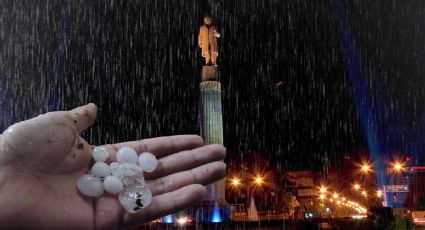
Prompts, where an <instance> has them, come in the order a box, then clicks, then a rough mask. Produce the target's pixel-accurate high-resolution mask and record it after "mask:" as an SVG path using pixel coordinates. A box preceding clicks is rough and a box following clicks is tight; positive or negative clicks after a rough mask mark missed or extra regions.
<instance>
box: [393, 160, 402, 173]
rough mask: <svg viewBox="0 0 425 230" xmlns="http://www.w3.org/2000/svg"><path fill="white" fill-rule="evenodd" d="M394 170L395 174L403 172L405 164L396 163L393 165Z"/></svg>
mask: <svg viewBox="0 0 425 230" xmlns="http://www.w3.org/2000/svg"><path fill="white" fill-rule="evenodd" d="M393 170H394V171H395V172H401V171H402V170H403V164H402V163H400V162H394V164H393Z"/></svg>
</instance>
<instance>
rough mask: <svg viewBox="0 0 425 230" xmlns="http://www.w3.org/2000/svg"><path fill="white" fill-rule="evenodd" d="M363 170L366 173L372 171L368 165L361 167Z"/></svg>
mask: <svg viewBox="0 0 425 230" xmlns="http://www.w3.org/2000/svg"><path fill="white" fill-rule="evenodd" d="M361 170H362V171H363V172H364V173H368V172H369V171H370V165H368V164H363V165H362V167H361Z"/></svg>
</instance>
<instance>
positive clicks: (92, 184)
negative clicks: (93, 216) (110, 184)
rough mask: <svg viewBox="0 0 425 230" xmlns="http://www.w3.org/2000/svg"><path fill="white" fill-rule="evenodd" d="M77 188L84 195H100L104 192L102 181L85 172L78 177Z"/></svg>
mask: <svg viewBox="0 0 425 230" xmlns="http://www.w3.org/2000/svg"><path fill="white" fill-rule="evenodd" d="M77 188H78V190H80V192H81V193H82V194H83V195H85V196H89V197H99V196H101V195H102V194H103V184H102V181H100V179H99V178H97V177H94V176H93V175H90V174H85V175H83V176H81V177H80V178H79V179H78V181H77Z"/></svg>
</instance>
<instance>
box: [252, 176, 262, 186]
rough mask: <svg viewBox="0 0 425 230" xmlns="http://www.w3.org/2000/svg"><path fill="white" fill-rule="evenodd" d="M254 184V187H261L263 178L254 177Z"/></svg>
mask: <svg viewBox="0 0 425 230" xmlns="http://www.w3.org/2000/svg"><path fill="white" fill-rule="evenodd" d="M254 183H255V184H256V185H262V184H263V183H264V178H263V177H261V176H256V177H255V178H254Z"/></svg>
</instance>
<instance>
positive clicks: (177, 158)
mask: <svg viewBox="0 0 425 230" xmlns="http://www.w3.org/2000/svg"><path fill="white" fill-rule="evenodd" d="M225 156H226V149H225V148H224V147H223V146H222V145H206V146H202V147H200V148H196V149H191V150H186V151H182V152H178V153H175V154H171V155H168V156H165V157H163V158H160V159H159V161H158V167H157V168H156V170H155V171H154V172H152V173H147V174H146V175H145V177H146V179H155V178H159V177H163V176H166V175H169V174H172V173H176V172H180V171H184V170H188V169H191V168H194V167H197V166H200V165H203V164H207V163H210V162H214V161H221V160H223V159H224V157H225Z"/></svg>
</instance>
